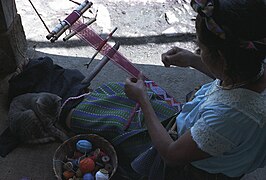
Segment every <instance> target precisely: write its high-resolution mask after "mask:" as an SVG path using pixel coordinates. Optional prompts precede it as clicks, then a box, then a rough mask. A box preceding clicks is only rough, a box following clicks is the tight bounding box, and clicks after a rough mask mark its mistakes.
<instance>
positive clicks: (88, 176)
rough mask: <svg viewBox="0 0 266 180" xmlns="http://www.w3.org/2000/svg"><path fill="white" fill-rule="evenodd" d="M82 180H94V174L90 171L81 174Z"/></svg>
mask: <svg viewBox="0 0 266 180" xmlns="http://www.w3.org/2000/svg"><path fill="white" fill-rule="evenodd" d="M83 180H94V176H93V175H92V174H91V173H86V174H84V176H83Z"/></svg>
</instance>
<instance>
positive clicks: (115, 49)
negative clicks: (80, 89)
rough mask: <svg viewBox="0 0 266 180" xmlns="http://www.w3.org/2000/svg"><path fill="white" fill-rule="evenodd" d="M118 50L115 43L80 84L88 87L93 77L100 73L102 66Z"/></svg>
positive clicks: (117, 44)
mask: <svg viewBox="0 0 266 180" xmlns="http://www.w3.org/2000/svg"><path fill="white" fill-rule="evenodd" d="M118 49H119V43H116V44H115V45H114V46H113V47H112V48H111V49H110V50H109V51H108V52H107V54H106V55H105V56H104V57H103V58H102V60H101V61H100V62H99V63H98V64H97V65H96V66H95V68H94V69H93V70H92V71H91V73H90V74H89V75H88V76H87V77H86V78H85V79H83V80H82V82H81V84H87V85H88V86H89V85H90V82H91V81H92V80H93V79H94V78H95V76H96V75H97V74H98V73H99V72H100V71H101V69H102V68H103V67H104V65H105V64H106V63H107V62H108V61H109V60H110V57H113V56H114V54H116V53H117V50H118Z"/></svg>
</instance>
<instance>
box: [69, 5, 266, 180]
mask: <svg viewBox="0 0 266 180" xmlns="http://www.w3.org/2000/svg"><path fill="white" fill-rule="evenodd" d="M191 5H192V7H193V9H194V10H195V11H196V12H197V13H198V15H197V18H196V33H197V37H198V43H199V47H200V50H201V55H200V56H198V55H195V54H193V53H191V52H189V51H186V50H183V49H180V48H178V47H174V48H173V49H171V50H169V51H168V52H166V53H164V54H162V62H163V63H164V65H165V66H166V67H169V66H170V65H174V66H180V67H188V66H191V67H193V68H195V69H197V70H199V71H201V72H203V73H205V74H206V75H209V76H210V77H213V78H215V79H216V80H214V81H213V82H212V83H208V84H205V85H203V86H202V87H201V88H200V89H199V90H198V91H197V92H196V94H195V97H194V99H193V100H192V101H190V102H188V103H186V104H185V105H184V106H183V108H182V111H181V113H180V114H179V115H178V116H177V117H176V124H177V133H178V139H177V140H173V139H172V138H171V136H170V135H169V134H168V132H167V130H166V129H165V127H164V125H165V124H164V121H163V120H162V119H163V118H164V117H163V116H164V115H166V117H167V116H168V117H170V115H172V114H173V113H174V109H171V107H167V105H165V104H163V103H162V102H161V104H160V107H159V105H158V104H156V102H155V101H151V99H152V94H151V93H150V92H149V91H148V90H147V88H146V87H145V85H144V81H143V80H142V76H141V74H140V76H139V78H138V79H134V78H128V79H127V80H126V82H125V86H123V85H122V84H116V85H114V84H113V85H106V86H103V87H101V88H99V89H96V91H94V92H93V93H92V94H90V95H88V96H87V97H86V98H85V99H84V100H83V102H81V103H80V104H79V105H78V106H77V107H75V108H74V109H73V110H72V111H71V113H70V115H69V118H68V126H69V127H70V129H72V130H73V131H74V132H76V133H85V132H87V133H88V132H93V133H99V134H101V135H103V136H105V137H106V138H107V139H109V140H113V139H116V138H118V137H119V136H120V135H121V134H123V133H124V132H123V129H122V130H119V128H118V126H117V127H116V128H117V129H116V130H117V131H116V132H114V131H109V132H107V131H106V133H105V132H104V129H105V128H106V129H108V126H109V125H110V126H111V124H116V123H118V124H119V118H120V119H121V118H123V116H126V117H125V119H127V117H128V115H129V112H130V111H129V112H128V113H127V114H123V111H124V109H131V108H133V107H134V104H135V102H138V103H139V104H140V107H141V112H140V113H139V114H138V115H139V118H140V119H141V118H142V117H144V120H143V123H145V127H146V128H147V130H148V133H145V132H143V133H138V134H137V135H136V136H139V137H140V138H138V141H133V139H134V138H136V136H132V137H130V138H129V139H127V141H125V142H123V143H121V144H119V145H118V146H117V147H116V148H117V149H118V151H120V150H121V151H124V152H126V153H128V156H130V157H129V162H130V161H132V160H133V159H134V158H136V157H137V156H138V155H139V154H140V153H141V152H143V147H149V145H150V142H151V143H152V144H153V146H154V148H155V149H156V150H157V152H158V153H159V155H160V157H161V159H162V160H163V161H164V162H165V163H166V164H167V165H168V166H171V167H174V168H172V169H174V170H173V171H169V174H172V173H174V174H175V176H174V178H175V179H178V178H180V179H182V178H183V179H193V180H194V179H215V178H216V179H240V178H241V177H242V176H243V175H245V174H247V173H250V172H252V171H254V170H255V169H257V168H259V167H263V166H265V165H266V125H265V124H266V73H265V64H264V59H265V55H266V48H265V47H266V45H265V44H263V43H262V41H261V40H262V39H264V38H265V37H266V1H265V0H258V1H254V0H235V1H230V0H192V1H191ZM123 87H124V89H123ZM108 91H110V92H108ZM113 92H116V93H113ZM124 92H125V94H126V96H127V97H128V98H129V99H128V100H127V101H126V100H125V99H126V96H125V94H124ZM147 92H148V93H147ZM114 97H116V98H114ZM103 98H107V99H108V98H110V99H109V101H107V100H106V101H103V102H105V104H106V103H107V104H108V103H111V102H113V103H115V102H117V104H120V105H118V106H116V107H114V109H112V108H109V109H108V108H106V107H107V105H106V106H104V105H105V104H104V103H102V104H99V103H98V102H97V100H99V99H103ZM123 102H125V104H124V105H123ZM86 104H87V105H86ZM88 104H89V105H88ZM109 105H110V104H109ZM94 106H98V112H97V111H95V110H94V109H95V108H96V107H94ZM100 106H101V108H100V109H99V107H100ZM112 110H116V112H121V113H120V114H119V113H118V114H116V117H117V118H116V120H115V118H113V120H112V122H106V121H107V119H108V117H107V116H109V115H110V113H111V112H113V111H112ZM96 113H100V114H104V113H105V115H106V116H105V118H106V119H101V118H100V117H97V118H98V119H97V120H94V119H93V118H95V117H96V115H95V114H96ZM92 114H94V115H95V117H92ZM110 116H112V115H110ZM90 118H91V119H90ZM104 120H105V121H104ZM95 122H96V123H95ZM105 123H106V125H104V124H105ZM135 124H136V126H137V124H138V121H137V119H135ZM135 124H134V123H133V124H132V126H133V127H131V128H132V129H129V130H128V131H129V132H130V130H132V131H133V130H134V129H133V128H134V125H135ZM97 126H101V127H102V131H97V130H95V131H93V129H97ZM113 130H114V129H113ZM147 134H148V135H149V136H147ZM136 139H137V138H136ZM136 139H134V140H136ZM130 143H131V144H130ZM140 147H141V148H140ZM141 150H142V151H141ZM133 151H134V153H135V154H132V152H133ZM123 161H124V162H125V161H126V160H124V159H121V160H120V162H123ZM133 168H134V167H133ZM135 170H136V169H135ZM136 171H138V170H136ZM166 172H167V171H166ZM169 174H166V176H164V179H170V178H169V177H170V175H169ZM146 175H147V176H150V174H149V173H148V174H146ZM158 177H159V176H158ZM150 178H151V176H150Z"/></svg>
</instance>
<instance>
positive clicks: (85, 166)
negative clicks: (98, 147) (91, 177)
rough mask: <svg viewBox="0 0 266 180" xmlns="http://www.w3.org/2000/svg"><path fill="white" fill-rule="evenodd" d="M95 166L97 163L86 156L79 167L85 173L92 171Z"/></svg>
mask: <svg viewBox="0 0 266 180" xmlns="http://www.w3.org/2000/svg"><path fill="white" fill-rule="evenodd" d="M94 168H95V163H94V161H93V160H92V159H91V158H85V159H82V160H81V161H80V162H79V169H80V171H81V172H82V173H83V174H85V173H88V172H92V171H93V170H94Z"/></svg>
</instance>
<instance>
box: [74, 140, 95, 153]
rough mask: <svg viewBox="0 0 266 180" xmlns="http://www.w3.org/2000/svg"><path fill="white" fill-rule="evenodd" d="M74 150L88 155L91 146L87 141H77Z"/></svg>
mask: <svg viewBox="0 0 266 180" xmlns="http://www.w3.org/2000/svg"><path fill="white" fill-rule="evenodd" d="M76 149H77V150H78V151H79V152H81V153H88V152H90V151H91V150H92V144H91V142H89V141H87V140H79V141H78V142H77V144H76Z"/></svg>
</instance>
